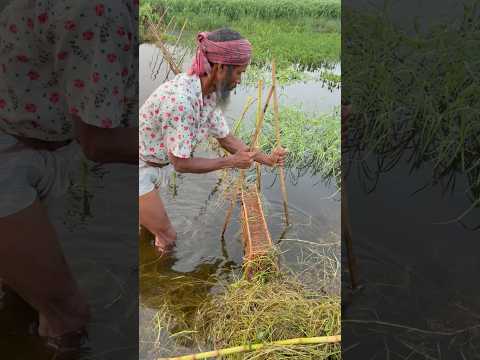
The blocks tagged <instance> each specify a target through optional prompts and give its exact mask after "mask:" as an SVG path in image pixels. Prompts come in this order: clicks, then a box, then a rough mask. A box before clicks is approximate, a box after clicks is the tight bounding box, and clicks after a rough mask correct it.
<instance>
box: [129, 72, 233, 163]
mask: <svg viewBox="0 0 480 360" xmlns="http://www.w3.org/2000/svg"><path fill="white" fill-rule="evenodd" d="M139 116H140V118H139V122H140V130H139V147H140V149H139V155H140V158H141V159H142V160H144V161H151V162H156V163H160V164H162V163H167V162H168V152H169V151H170V152H171V153H172V154H173V155H175V156H176V157H179V158H189V157H190V156H191V153H192V150H193V148H194V147H195V145H196V144H198V143H199V142H201V141H202V140H205V139H207V138H208V136H209V135H211V136H213V137H215V138H224V137H226V136H227V135H228V133H229V128H228V125H227V123H226V120H225V118H224V116H223V114H222V112H221V110H219V109H216V95H215V94H214V93H213V94H210V95H208V96H206V97H205V98H204V97H203V95H202V86H201V83H200V78H199V77H198V76H197V75H192V76H189V75H187V74H185V73H181V74H178V75H177V76H175V78H173V79H172V80H170V81H168V82H166V83H164V84H162V85H160V86H159V87H158V88H157V89H156V90H155V91H154V92H153V93H152V94H151V95H150V97H149V98H148V99H147V101H146V102H145V104H144V105H143V106H142V107H141V109H140V112H139Z"/></svg>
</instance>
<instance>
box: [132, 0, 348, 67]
mask: <svg viewBox="0 0 480 360" xmlns="http://www.w3.org/2000/svg"><path fill="white" fill-rule="evenodd" d="M165 8H168V10H169V11H168V13H167V16H166V17H165V21H166V22H167V23H168V22H169V21H170V19H171V18H172V17H175V20H176V21H177V22H178V23H180V24H183V22H184V21H185V20H187V21H188V25H187V34H185V35H184V37H183V45H184V46H187V47H191V48H192V49H193V48H194V47H195V46H196V44H195V41H194V40H195V39H194V37H195V34H196V33H197V32H198V31H210V30H214V29H218V28H221V27H225V26H228V27H230V28H232V29H234V30H237V31H239V32H240V33H241V34H242V35H243V36H245V37H246V38H248V39H249V40H250V41H251V43H252V45H253V48H254V53H253V58H252V64H253V65H256V66H259V67H262V66H264V65H266V64H269V62H270V61H271V59H272V58H273V57H274V58H275V59H276V60H277V64H278V66H279V68H287V67H289V66H290V65H292V64H298V65H299V66H300V67H301V68H302V69H313V70H314V69H318V68H320V67H321V66H322V65H324V64H333V63H336V62H338V61H339V59H340V2H339V1H337V0H310V1H303V2H298V1H294V0H282V1H271V0H259V1H238V0H226V1H218V0H215V1H192V0H180V1H178V0H176V1H172V0H148V1H144V2H142V5H141V8H140V15H141V19H143V20H145V19H150V20H152V21H156V20H157V21H158V18H159V16H160V15H161V14H162V13H163V10H164V9H165ZM141 38H142V40H143V41H149V40H152V37H151V35H150V34H148V33H147V32H146V31H145V29H144V28H141Z"/></svg>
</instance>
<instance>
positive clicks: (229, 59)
mask: <svg viewBox="0 0 480 360" xmlns="http://www.w3.org/2000/svg"><path fill="white" fill-rule="evenodd" d="M209 34H210V33H208V32H201V33H198V35H197V54H196V55H195V58H194V59H193V62H192V66H191V67H190V69H189V70H188V75H193V74H196V75H198V76H200V75H203V74H205V73H207V74H208V73H210V71H212V69H211V66H210V64H209V61H210V62H212V63H216V64H225V65H247V64H248V63H249V62H250V57H251V56H252V45H251V44H250V42H249V41H248V40H247V39H239V40H230V41H221V42H215V41H211V40H208V35H209Z"/></svg>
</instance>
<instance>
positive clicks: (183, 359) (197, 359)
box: [157, 335, 341, 360]
mask: <svg viewBox="0 0 480 360" xmlns="http://www.w3.org/2000/svg"><path fill="white" fill-rule="evenodd" d="M340 341H341V335H334V336H319V337H312V338H297V339H289V340H281V341H274V342H272V343H269V344H249V345H240V346H235V347H231V348H226V349H220V350H214V351H208V352H203V353H198V354H192V355H184V356H178V357H171V358H159V359H157V360H203V359H209V358H213V357H218V356H227V355H231V354H238V353H243V352H248V351H257V350H260V349H263V348H265V347H268V346H295V345H314V344H333V343H339V342H340Z"/></svg>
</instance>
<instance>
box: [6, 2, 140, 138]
mask: <svg viewBox="0 0 480 360" xmlns="http://www.w3.org/2000/svg"><path fill="white" fill-rule="evenodd" d="M137 14H138V0H92V1H80V0H12V1H11V2H10V4H9V5H7V6H6V7H5V8H4V10H3V11H2V13H1V14H0V132H1V131H3V132H6V133H9V134H12V135H18V136H24V137H29V138H37V139H40V140H45V141H64V140H70V139H72V138H73V126H72V125H73V123H72V117H71V115H76V116H78V117H79V118H80V119H81V120H82V121H84V122H85V123H88V124H91V125H94V126H97V127H102V128H110V127H120V126H123V127H129V126H133V127H135V126H138V125H135V124H138V122H137V121H138V118H137V112H138V86H137V83H138V42H137V35H136V34H137V26H138V25H137V24H138V22H137V21H138V15H137Z"/></svg>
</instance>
